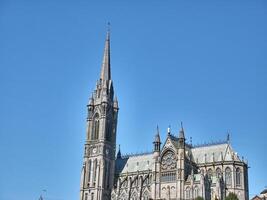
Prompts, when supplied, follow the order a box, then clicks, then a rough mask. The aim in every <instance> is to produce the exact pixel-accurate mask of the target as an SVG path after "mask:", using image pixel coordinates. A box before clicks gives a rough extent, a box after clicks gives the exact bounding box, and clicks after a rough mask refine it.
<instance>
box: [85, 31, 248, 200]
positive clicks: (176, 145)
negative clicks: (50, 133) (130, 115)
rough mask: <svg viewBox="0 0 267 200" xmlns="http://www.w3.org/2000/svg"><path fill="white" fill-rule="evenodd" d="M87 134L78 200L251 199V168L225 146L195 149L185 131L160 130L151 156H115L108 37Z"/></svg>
mask: <svg viewBox="0 0 267 200" xmlns="http://www.w3.org/2000/svg"><path fill="white" fill-rule="evenodd" d="M87 111H88V115H87V130H86V140H85V148H84V157H83V166H82V173H81V183H80V200H110V199H112V200H149V199H154V200H160V199H162V200H163V199H166V200H170V199H177V200H189V199H195V198H196V197H202V198H203V199H205V200H215V199H218V200H223V199H225V197H226V196H227V194H228V193H229V192H234V193H235V194H236V195H237V196H238V198H239V199H240V200H248V199H249V197H248V165H247V162H245V161H244V159H243V158H241V159H240V157H239V156H238V155H237V153H236V152H235V151H234V150H233V148H232V146H231V144H230V141H229V137H228V138H227V140H225V142H220V143H213V144H205V145H199V146H194V145H192V144H191V143H187V142H186V140H185V131H184V128H183V126H182V125H181V130H180V131H179V133H177V134H175V133H174V134H173V133H171V131H170V129H168V131H167V134H166V135H167V137H166V139H165V141H162V140H161V138H160V133H159V130H158V129H157V131H156V134H155V138H154V141H153V151H151V153H146V154H132V155H121V152H120V149H119V150H118V152H117V154H116V130H117V119H118V111H119V107H118V100H117V98H116V97H114V89H113V82H112V79H111V68H110V33H109V31H108V33H107V36H106V41H105V49H104V57H103V62H102V68H101V74H100V79H99V80H98V81H97V84H96V88H95V90H94V92H93V95H92V96H91V98H90V101H89V103H88V105H87Z"/></svg>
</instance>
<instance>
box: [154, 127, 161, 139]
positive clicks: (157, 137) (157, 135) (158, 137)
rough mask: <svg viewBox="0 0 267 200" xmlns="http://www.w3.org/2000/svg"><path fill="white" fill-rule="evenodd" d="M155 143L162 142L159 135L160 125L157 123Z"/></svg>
mask: <svg viewBox="0 0 267 200" xmlns="http://www.w3.org/2000/svg"><path fill="white" fill-rule="evenodd" d="M154 143H160V135H159V126H158V125H157V133H156V136H155V141H154Z"/></svg>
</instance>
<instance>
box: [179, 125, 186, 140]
mask: <svg viewBox="0 0 267 200" xmlns="http://www.w3.org/2000/svg"><path fill="white" fill-rule="evenodd" d="M179 138H182V139H184V138H185V137H184V127H183V122H181V129H180V132H179Z"/></svg>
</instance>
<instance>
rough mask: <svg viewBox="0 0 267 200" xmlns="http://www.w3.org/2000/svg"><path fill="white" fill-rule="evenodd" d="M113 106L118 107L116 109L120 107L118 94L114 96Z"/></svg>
mask: <svg viewBox="0 0 267 200" xmlns="http://www.w3.org/2000/svg"><path fill="white" fill-rule="evenodd" d="M113 106H114V108H116V109H118V108H119V103H118V98H117V95H115V97H114V102H113Z"/></svg>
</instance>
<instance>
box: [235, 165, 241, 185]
mask: <svg viewBox="0 0 267 200" xmlns="http://www.w3.org/2000/svg"><path fill="white" fill-rule="evenodd" d="M240 185H241V171H240V168H239V167H238V168H236V186H240Z"/></svg>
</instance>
